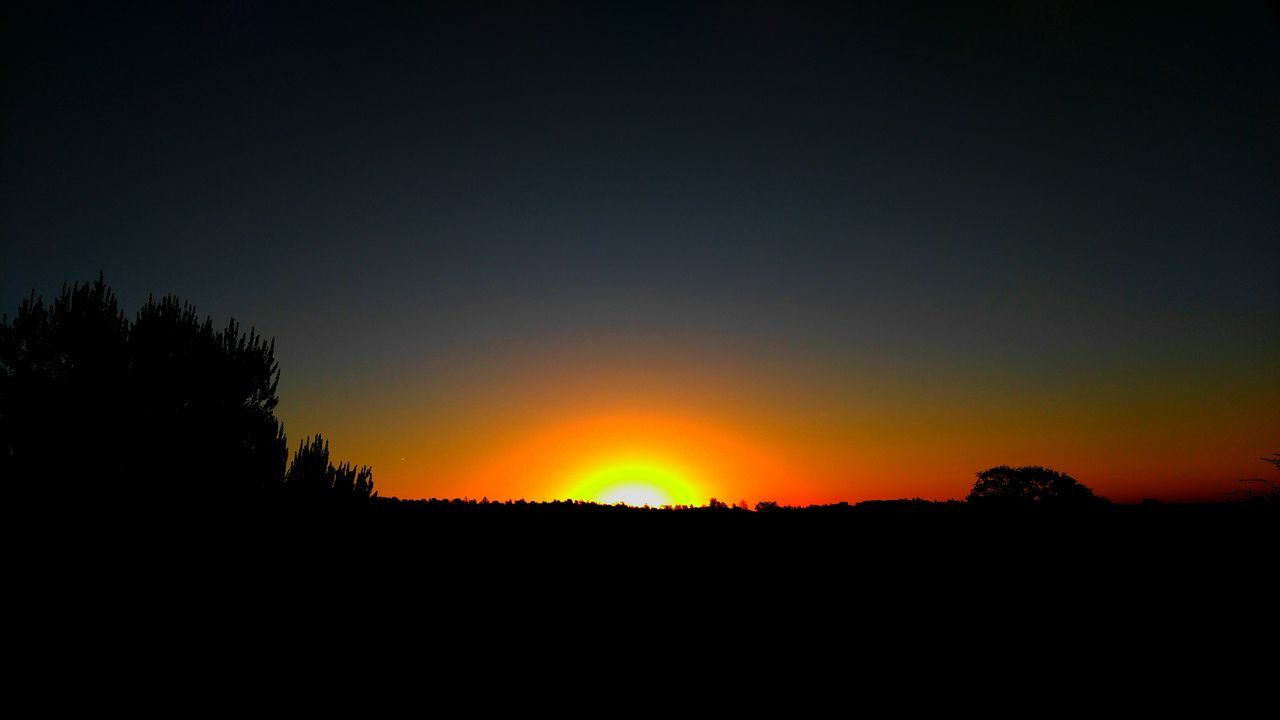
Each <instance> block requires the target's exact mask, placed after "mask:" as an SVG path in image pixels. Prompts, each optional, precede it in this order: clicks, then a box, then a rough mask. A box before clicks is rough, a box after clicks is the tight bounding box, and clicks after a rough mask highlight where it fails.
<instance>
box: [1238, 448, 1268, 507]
mask: <svg viewBox="0 0 1280 720" xmlns="http://www.w3.org/2000/svg"><path fill="white" fill-rule="evenodd" d="M1259 459H1260V460H1262V462H1264V463H1270V464H1272V465H1275V466H1276V469H1277V470H1280V453H1272V454H1271V457H1264V458H1259ZM1237 482H1240V483H1248V484H1251V485H1256V486H1261V487H1258V488H1257V489H1254V488H1241V489H1239V490H1232V491H1230V492H1228V493H1224V494H1225V495H1245V496H1248V497H1249V498H1251V499H1253V500H1258V501H1263V502H1268V503H1272V505H1271V507H1275V504H1277V503H1280V485H1277V484H1276V483H1274V482H1272V481H1271V480H1268V479H1266V478H1260V477H1259V478H1245V479H1243V480H1237Z"/></svg>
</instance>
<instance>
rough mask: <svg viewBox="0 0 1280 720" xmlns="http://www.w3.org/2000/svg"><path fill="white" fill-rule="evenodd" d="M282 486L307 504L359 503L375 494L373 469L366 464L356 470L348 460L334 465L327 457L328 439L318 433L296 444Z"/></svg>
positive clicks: (292, 495) (364, 501) (365, 501)
mask: <svg viewBox="0 0 1280 720" xmlns="http://www.w3.org/2000/svg"><path fill="white" fill-rule="evenodd" d="M284 486H285V490H286V492H287V493H288V494H289V495H290V496H291V497H293V498H296V499H297V500H298V501H300V502H302V503H306V504H317V503H328V504H335V503H336V504H339V505H343V506H350V505H359V504H363V503H367V502H368V501H369V500H370V499H372V498H375V497H377V495H378V493H377V492H375V491H374V489H373V469H372V468H370V467H368V466H367V465H366V466H363V467H361V468H360V469H358V470H357V469H356V468H354V467H352V466H351V465H350V463H343V464H341V465H337V466H335V465H334V464H333V463H332V462H330V460H329V441H328V440H325V439H324V437H323V436H321V435H316V436H315V437H313V438H307V439H305V440H303V441H302V443H301V444H300V445H299V446H298V451H297V452H296V453H294V454H293V462H292V463H290V465H289V472H288V473H287V474H286V475H285V483H284Z"/></svg>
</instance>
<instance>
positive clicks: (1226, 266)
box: [0, 1, 1280, 504]
mask: <svg viewBox="0 0 1280 720" xmlns="http://www.w3.org/2000/svg"><path fill="white" fill-rule="evenodd" d="M368 5H373V4H366V3H356V4H351V3H347V4H341V3H324V2H319V3H290V2H280V3H258V2H247V1H245V2H235V1H232V2H201V3H156V4H149V3H137V4H134V3H126V4H120V5H119V6H117V5H116V4H109V3H85V4H74V3H71V4H68V3H57V2H49V3H20V4H9V5H6V7H5V9H4V10H3V11H0V12H3V28H2V29H0V33H2V34H0V58H2V63H3V64H2V72H3V75H2V80H3V91H2V93H0V312H7V313H10V314H12V313H13V312H14V310H16V308H17V306H18V303H19V302H20V300H21V298H23V297H25V296H26V295H27V294H28V293H29V292H31V291H32V290H35V291H36V292H37V293H39V294H43V295H45V296H46V297H48V296H50V295H53V294H55V293H56V292H57V291H58V289H59V288H60V287H61V286H62V285H63V283H68V282H75V281H77V280H88V279H91V278H95V277H97V275H98V273H99V272H102V273H103V274H104V275H105V277H106V279H107V281H108V283H109V284H110V285H112V287H113V288H115V290H116V291H117V292H118V294H119V295H120V297H121V299H122V301H123V304H124V306H125V307H126V308H129V309H131V310H132V309H136V308H137V307H138V306H139V305H140V304H141V303H142V301H143V300H145V298H146V297H147V295H148V294H151V293H154V294H157V295H160V294H165V293H175V294H177V295H179V296H180V297H182V298H183V299H185V300H189V301H191V302H192V303H194V304H195V305H196V307H197V308H198V309H199V310H200V311H201V312H202V313H206V314H211V315H213V316H214V317H215V319H217V320H218V321H219V322H224V321H225V320H226V319H227V318H230V317H235V318H236V319H238V320H239V321H240V322H241V323H242V324H243V325H245V326H249V325H252V326H255V327H256V328H257V329H258V330H260V331H261V332H262V333H264V334H266V335H268V336H271V337H274V338H275V340H276V348H277V357H278V359H279V361H280V364H281V367H282V377H281V383H280V396H281V403H280V407H279V409H278V415H279V416H280V417H281V418H282V420H283V421H284V423H285V427H286V431H287V432H288V434H289V438H290V443H291V445H293V446H295V447H296V446H297V444H298V442H299V441H300V440H301V439H302V438H303V437H304V436H307V435H311V434H313V433H317V432H321V433H324V434H325V436H326V437H328V438H329V439H330V441H331V443H332V448H333V451H334V454H335V455H336V456H337V457H338V458H340V459H344V460H350V461H352V462H355V463H359V464H369V465H372V466H373V469H374V479H375V481H376V483H377V485H378V489H379V490H380V492H381V494H383V495H395V496H399V497H463V496H466V497H477V498H478V497H489V498H494V499H507V498H512V499H514V498H527V499H531V500H532V499H550V498H555V497H586V498H587V499H596V498H603V499H614V498H615V496H616V498H617V499H624V500H645V501H650V500H652V501H653V502H655V503H657V502H675V503H695V504H700V503H703V502H706V500H707V499H708V498H710V497H713V496H714V497H717V498H719V499H721V500H725V501H728V502H738V501H747V502H748V503H754V502H756V501H760V500H775V501H778V502H782V503H789V504H807V503H819V502H822V503H825V502H837V501H842V500H846V501H850V502H855V501H859V500H865V499H874V498H899V497H922V498H926V499H947V498H962V497H963V496H964V495H965V494H966V493H967V492H968V490H969V489H970V487H971V486H972V484H973V481H974V474H975V473H976V472H977V471H979V470H982V469H984V468H987V467H990V466H993V465H1000V464H1010V465H1028V464H1035V465H1045V466H1050V467H1053V468H1056V469H1058V470H1060V471H1063V472H1067V473H1069V474H1071V475H1072V476H1073V477H1075V478H1077V479H1078V480H1080V481H1081V482H1083V483H1084V484H1086V485H1088V486H1089V487H1091V488H1093V489H1094V490H1095V491H1097V492H1099V493H1100V494H1103V495H1106V496H1107V497H1110V498H1112V499H1114V500H1120V501H1135V500H1138V499H1141V498H1146V497H1158V498H1162V499H1166V500H1187V499H1212V498H1219V497H1221V493H1222V492H1225V491H1228V490H1232V489H1235V488H1236V487H1237V484H1236V482H1235V481H1236V480H1238V479H1240V478H1246V477H1258V476H1266V473H1267V470H1268V466H1266V465H1264V464H1263V463H1261V462H1259V460H1258V458H1259V457H1261V456H1262V455H1266V454H1270V453H1271V452H1276V451H1280V372H1278V370H1280V331H1278V329H1280V283H1277V279H1276V261H1275V257H1276V247H1278V246H1280V244H1278V243H1277V238H1278V236H1280V10H1277V7H1276V6H1275V5H1274V4H1268V3H1261V2H1259V3H1206V4H1204V6H1203V7H1202V8H1200V9H1198V10H1192V9H1186V10H1184V9H1177V8H1167V7H1164V6H1163V5H1164V4H1152V5H1150V7H1126V8H1116V7H1113V6H1114V5H1116V4H1115V3H1103V2H1001V3H992V4H972V5H971V4H968V3H930V4H915V3H908V2H894V3H887V4H885V5H884V6H877V5H876V4H874V3H853V4H851V5H853V7H847V6H846V4H843V3H821V2H818V3H767V2H691V3H663V2H647V3H637V4H630V3H617V2H610V3H572V2H515V3H500V2H484V1H481V2H466V3H462V2H459V3H454V4H451V3H444V2H438V3H437V2H433V3H417V4H411V3H403V4H391V5H389V6H384V7H377V8H371V7H367V6H368ZM962 6H963V7H962ZM632 485H634V486H636V487H638V488H641V490H640V491H637V492H639V494H638V495H628V494H627V493H626V492H624V491H622V490H619V488H624V487H631V486H632ZM602 488H606V489H607V488H612V489H611V490H608V491H607V492H606V491H605V490H602ZM615 491H616V492H615ZM618 492H621V493H622V494H617V493H618ZM609 493H614V494H612V495H610V494H609ZM645 493H649V495H646V494H645ZM606 495H608V497H605V496H606ZM650 495H651V496H652V497H650Z"/></svg>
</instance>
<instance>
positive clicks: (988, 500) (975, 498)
mask: <svg viewBox="0 0 1280 720" xmlns="http://www.w3.org/2000/svg"><path fill="white" fill-rule="evenodd" d="M968 501H969V502H970V503H972V504H974V505H978V506H983V507H1059V508H1065V507H1089V506H1096V505H1099V504H1104V503H1106V502H1107V500H1106V499H1105V498H1101V497H1099V496H1097V495H1094V493H1093V491H1092V490H1090V489H1089V488H1087V487H1085V486H1084V485H1081V484H1080V483H1079V482H1076V479H1075V478H1073V477H1071V476H1070V475H1066V474H1064V473H1060V472H1058V471H1057V470H1052V469H1050V468H1045V467H1040V466H1038V465H1027V466H1024V467H1017V468H1014V467H1009V466H1008V465H999V466H997V467H993V468H987V469H986V470H983V471H982V472H980V473H978V481H977V482H976V483H974V485H973V490H972V491H971V492H970V493H969V497H968Z"/></svg>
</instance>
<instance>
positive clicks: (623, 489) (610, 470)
mask: <svg viewBox="0 0 1280 720" xmlns="http://www.w3.org/2000/svg"><path fill="white" fill-rule="evenodd" d="M683 475H684V473H681V472H679V471H675V470H671V469H666V468H663V467H660V466H658V465H654V464H650V463H637V462H627V463H617V464H611V465H608V466H606V467H604V468H602V469H597V470H593V471H591V472H589V473H587V474H586V476H585V477H584V478H582V479H581V480H580V481H579V483H578V484H577V488H576V489H575V490H573V491H572V492H571V493H570V497H571V498H572V499H574V500H589V501H592V502H599V503H605V504H608V505H614V504H617V503H624V504H626V505H632V506H636V507H639V506H642V505H648V506H650V507H661V506H663V505H694V504H698V503H699V502H700V501H702V499H701V498H697V497H695V494H694V491H693V488H692V487H691V486H690V483H689V482H688V481H687V480H685V479H684V478H683Z"/></svg>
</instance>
